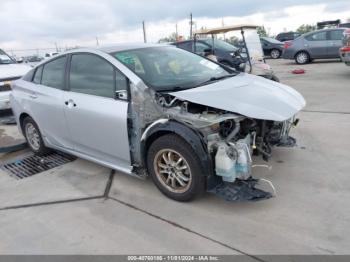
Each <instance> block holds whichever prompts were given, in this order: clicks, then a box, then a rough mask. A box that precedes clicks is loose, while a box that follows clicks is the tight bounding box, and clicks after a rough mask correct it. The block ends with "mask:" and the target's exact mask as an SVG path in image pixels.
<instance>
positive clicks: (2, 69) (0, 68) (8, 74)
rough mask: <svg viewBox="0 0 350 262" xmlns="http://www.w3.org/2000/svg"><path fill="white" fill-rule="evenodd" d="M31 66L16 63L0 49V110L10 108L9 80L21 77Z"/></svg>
mask: <svg viewBox="0 0 350 262" xmlns="http://www.w3.org/2000/svg"><path fill="white" fill-rule="evenodd" d="M30 69H31V67H29V66H27V65H24V64H18V63H17V62H16V61H15V60H14V59H12V58H11V57H10V56H9V55H8V54H6V53H5V52H4V51H3V50H1V49H0V110H7V109H10V108H11V107H10V98H9V95H10V93H11V81H13V80H16V79H19V78H21V77H22V76H23V75H24V74H26V73H27V72H28V71H29V70H30Z"/></svg>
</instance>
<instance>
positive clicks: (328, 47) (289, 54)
mask: <svg viewBox="0 0 350 262" xmlns="http://www.w3.org/2000/svg"><path fill="white" fill-rule="evenodd" d="M344 30H345V28H333V29H323V30H317V31H313V32H310V33H307V34H304V35H302V36H300V37H298V38H297V39H295V40H293V41H287V42H285V43H284V48H283V54H282V57H283V58H284V59H295V62H296V63H297V64H306V63H309V62H311V61H312V60H313V59H328V58H340V56H339V48H341V47H342V46H343V38H344Z"/></svg>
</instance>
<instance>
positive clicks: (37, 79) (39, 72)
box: [33, 66, 43, 84]
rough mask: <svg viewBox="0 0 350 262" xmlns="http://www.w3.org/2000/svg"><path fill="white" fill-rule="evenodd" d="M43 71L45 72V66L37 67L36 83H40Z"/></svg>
mask: <svg viewBox="0 0 350 262" xmlns="http://www.w3.org/2000/svg"><path fill="white" fill-rule="evenodd" d="M42 73H43V67H42V66H40V67H38V68H37V69H36V71H35V74H34V78H33V82H34V83H35V84H40V82H41V75H42Z"/></svg>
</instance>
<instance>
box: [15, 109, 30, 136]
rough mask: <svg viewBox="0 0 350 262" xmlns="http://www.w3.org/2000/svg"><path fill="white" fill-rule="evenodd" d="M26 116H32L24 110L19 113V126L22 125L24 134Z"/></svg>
mask: <svg viewBox="0 0 350 262" xmlns="http://www.w3.org/2000/svg"><path fill="white" fill-rule="evenodd" d="M26 117H30V118H32V117H31V116H30V115H29V114H28V113H26V112H23V113H21V114H20V115H19V118H18V119H19V126H20V127H21V130H22V133H23V134H24V126H23V121H24V119H25V118H26ZM32 119H33V118H32Z"/></svg>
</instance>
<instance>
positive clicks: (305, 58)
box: [295, 51, 310, 65]
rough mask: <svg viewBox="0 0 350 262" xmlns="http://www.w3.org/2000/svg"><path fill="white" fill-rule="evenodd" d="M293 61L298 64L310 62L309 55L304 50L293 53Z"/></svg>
mask: <svg viewBox="0 0 350 262" xmlns="http://www.w3.org/2000/svg"><path fill="white" fill-rule="evenodd" d="M295 62H296V63H297V64H299V65H303V64H307V63H309V62H310V56H309V54H308V53H306V52H304V51H302V52H299V53H297V54H296V55H295Z"/></svg>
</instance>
